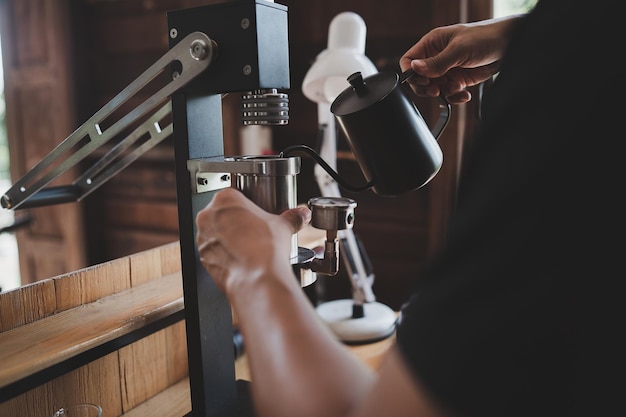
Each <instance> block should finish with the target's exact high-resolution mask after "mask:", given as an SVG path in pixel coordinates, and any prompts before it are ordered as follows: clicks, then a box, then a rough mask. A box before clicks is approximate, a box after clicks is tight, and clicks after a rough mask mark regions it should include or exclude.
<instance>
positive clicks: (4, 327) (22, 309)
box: [0, 279, 56, 357]
mask: <svg viewBox="0 0 626 417" xmlns="http://www.w3.org/2000/svg"><path fill="white" fill-rule="evenodd" d="M54 290H55V289H54V282H53V281H52V280H51V279H47V280H43V281H39V282H36V283H33V284H30V285H24V286H22V287H20V288H17V289H15V290H12V291H7V292H1V293H0V332H5V331H8V330H11V329H13V328H16V327H20V326H23V325H25V324H28V323H32V322H34V321H37V320H40V319H43V318H45V317H48V316H50V315H52V314H54V312H55V310H56V300H55V296H54ZM0 357H2V356H0Z"/></svg>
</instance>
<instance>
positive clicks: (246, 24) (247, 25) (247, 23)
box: [241, 17, 250, 29]
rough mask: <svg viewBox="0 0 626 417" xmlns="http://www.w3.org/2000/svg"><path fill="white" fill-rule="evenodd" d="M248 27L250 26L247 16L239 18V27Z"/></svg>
mask: <svg viewBox="0 0 626 417" xmlns="http://www.w3.org/2000/svg"><path fill="white" fill-rule="evenodd" d="M249 27H250V19H248V18H247V17H244V18H243V19H241V28H242V29H248V28H249Z"/></svg>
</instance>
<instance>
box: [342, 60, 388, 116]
mask: <svg viewBox="0 0 626 417" xmlns="http://www.w3.org/2000/svg"><path fill="white" fill-rule="evenodd" d="M398 80H399V76H398V74H396V73H395V72H392V71H383V72H378V73H376V74H372V75H370V76H369V77H366V78H365V79H364V78H363V75H362V74H361V73H360V72H355V73H354V74H352V75H350V76H349V77H348V82H349V83H350V86H349V87H347V88H346V89H345V90H343V91H342V92H341V94H339V95H338V96H337V98H336V99H335V101H333V103H332V104H331V106H330V111H331V112H332V113H333V114H334V115H336V116H345V115H348V114H352V113H356V112H358V111H360V110H363V109H365V108H368V107H370V106H372V105H374V104H376V103H378V102H379V101H381V100H383V99H384V98H385V97H387V95H389V94H390V93H391V92H393V91H394V90H395V88H396V86H397V85H398Z"/></svg>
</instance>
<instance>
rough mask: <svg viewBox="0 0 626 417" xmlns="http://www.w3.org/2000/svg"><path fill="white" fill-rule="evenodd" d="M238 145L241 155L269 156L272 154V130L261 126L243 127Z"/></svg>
mask: <svg viewBox="0 0 626 417" xmlns="http://www.w3.org/2000/svg"><path fill="white" fill-rule="evenodd" d="M240 143H241V154H242V155H246V156H253V155H269V154H271V153H272V129H271V128H270V127H269V126H262V125H249V126H243V127H242V128H241V139H240Z"/></svg>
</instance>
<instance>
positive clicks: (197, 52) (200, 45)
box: [189, 39, 209, 61]
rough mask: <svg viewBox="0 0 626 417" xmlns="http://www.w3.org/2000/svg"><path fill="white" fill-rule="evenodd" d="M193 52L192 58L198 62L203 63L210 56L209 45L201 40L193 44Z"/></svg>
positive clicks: (190, 49) (191, 48)
mask: <svg viewBox="0 0 626 417" xmlns="http://www.w3.org/2000/svg"><path fill="white" fill-rule="evenodd" d="M189 51H190V52H191V56H192V57H193V59H195V60H196V61H201V60H203V59H204V58H206V57H207V56H208V55H209V48H208V46H207V44H206V43H205V42H204V41H202V40H201V39H196V40H195V41H193V42H192V43H191V47H190V48H189Z"/></svg>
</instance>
